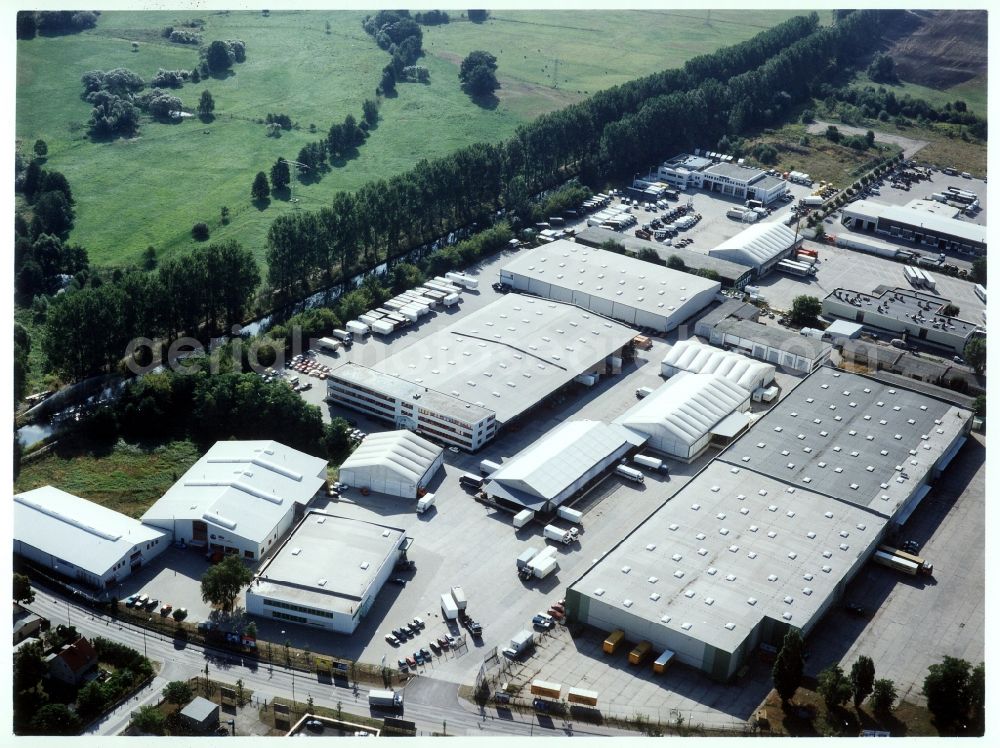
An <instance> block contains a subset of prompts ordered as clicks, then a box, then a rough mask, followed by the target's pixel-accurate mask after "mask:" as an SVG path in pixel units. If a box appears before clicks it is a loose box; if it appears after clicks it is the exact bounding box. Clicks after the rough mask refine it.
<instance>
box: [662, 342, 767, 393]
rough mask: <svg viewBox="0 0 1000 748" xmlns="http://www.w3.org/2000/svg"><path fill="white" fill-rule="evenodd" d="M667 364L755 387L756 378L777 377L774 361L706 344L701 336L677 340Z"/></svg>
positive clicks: (666, 359) (665, 362) (664, 361)
mask: <svg viewBox="0 0 1000 748" xmlns="http://www.w3.org/2000/svg"><path fill="white" fill-rule="evenodd" d="M663 364H664V365H665V366H670V367H673V368H675V369H681V370H683V371H689V372H693V373H696V374H702V373H705V374H718V375H720V376H723V377H725V378H726V379H728V380H729V381H730V382H732V383H734V384H738V385H739V386H740V387H743V388H744V389H746V390H753V389H754V388H755V386H756V384H755V383H756V382H759V381H763V382H764V383H770V382H772V381H773V380H774V364H769V363H767V362H765V361H760V360H758V359H755V358H749V357H748V356H744V355H742V354H739V353H733V352H732V351H724V350H722V349H721V348H716V347H715V346H712V345H706V344H705V343H701V342H699V341H698V339H697V338H689V339H687V340H680V341H678V342H676V343H674V345H673V346H672V347H671V348H670V350H669V351H667V355H666V356H664V357H663Z"/></svg>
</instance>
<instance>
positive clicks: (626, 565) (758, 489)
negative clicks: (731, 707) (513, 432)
mask: <svg viewBox="0 0 1000 748" xmlns="http://www.w3.org/2000/svg"><path fill="white" fill-rule="evenodd" d="M658 485H661V484H647V488H646V490H647V492H648V491H649V490H651V489H652V490H654V491H656V490H657V488H656V486H658ZM660 490H662V491H663V492H664V493H666V492H667V491H668V489H667V487H666V486H663V487H662V488H661V489H660ZM650 498H651V497H650ZM885 523H886V519H885V518H884V517H879V516H877V515H874V514H872V513H870V512H868V511H866V510H864V509H861V508H859V507H854V506H852V505H850V504H848V503H844V502H841V501H837V500H836V499H832V498H828V497H824V496H821V495H819V494H816V493H814V492H811V491H809V490H808V489H807V488H806V487H799V488H796V487H794V486H789V485H787V484H785V483H783V482H781V481H778V480H775V479H774V478H771V477H769V476H766V475H761V474H759V473H756V472H754V471H752V470H748V469H746V468H744V467H737V466H733V465H727V464H724V463H722V462H720V461H718V460H715V461H713V462H711V463H710V464H709V465H708V466H707V467H706V468H705V469H704V470H703V471H702V472H701V473H699V474H698V475H697V476H695V478H694V479H692V480H691V482H690V483H688V484H687V485H686V486H685V487H684V488H683V489H681V490H680V491H679V492H678V493H677V495H676V496H674V497H673V498H672V499H670V500H669V501H667V503H666V504H665V505H664V506H663V507H662V508H661V509H659V510H657V511H656V512H655V513H654V514H653V515H652V516H651V517H650V518H649V519H647V520H646V521H645V522H643V524H641V525H640V526H639V527H638V528H637V529H636V530H634V531H633V532H632V533H631V534H630V535H629V536H627V537H626V538H625V539H624V540H623V541H622V542H621V543H620V544H619V545H618V546H616V547H615V548H613V549H612V550H611V551H610V552H609V553H608V554H607V555H605V556H604V558H603V559H601V561H600V562H599V563H597V564H596V565H595V566H593V567H591V569H590V570H588V571H587V572H586V574H584V576H583V577H581V578H580V580H578V581H577V582H575V583H574V584H573V585H572V587H573V589H576V590H578V591H579V592H581V593H582V594H584V595H588V596H590V597H593V598H594V599H595V600H600V601H601V602H602V603H604V604H607V605H611V606H614V607H616V608H619V609H621V610H623V611H625V612H627V613H629V614H631V615H635V616H639V617H640V618H644V619H646V620H648V621H650V622H653V623H654V624H657V623H658V624H660V625H662V626H664V627H665V628H667V629H671V630H673V631H676V632H677V633H678V634H682V635H684V636H690V637H693V638H695V639H698V640H700V641H703V642H705V643H707V644H709V645H711V646H714V647H717V648H718V649H721V650H723V651H726V652H732V651H734V650H735V649H736V648H737V647H738V646H739V645H740V644H741V643H742V642H743V641H744V640H745V639H746V638H747V636H748V635H749V634H750V633H751V631H752V630H753V629H754V628H755V627H756V626H757V625H758V624H759V623H760V621H761V620H762V619H764V618H771V619H774V620H776V621H778V622H781V623H790V624H791V625H793V626H800V627H801V626H805V625H806V624H807V623H808V622H809V621H810V620H811V619H812V618H813V617H814V616H815V615H816V613H817V612H818V611H819V610H820V609H822V608H823V606H824V604H825V603H826V601H827V599H828V598H829V597H830V595H832V594H834V593H835V591H836V589H837V586H838V585H839V584H840V583H841V581H842V580H843V578H844V576H845V575H846V573H847V572H848V571H849V570H850V569H851V567H852V566H853V564H854V563H855V562H856V561H857V559H858V558H859V556H861V555H862V554H864V553H866V552H867V550H868V549H869V548H870V547H871V546H872V544H873V543H875V542H876V540H877V538H878V536H879V534H880V533H881V531H882V529H883V527H884V525H885Z"/></svg>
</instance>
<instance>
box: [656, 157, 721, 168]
mask: <svg viewBox="0 0 1000 748" xmlns="http://www.w3.org/2000/svg"><path fill="white" fill-rule="evenodd" d="M711 163H712V159H710V158H705V157H704V156H694V155H692V154H690V153H681V154H678V155H677V156H674V157H673V158H671V159H669V160H667V161H664V162H663V165H664V166H667V167H670V168H673V169H678V168H684V169H687V170H688V171H701V170H702V169H704V168H705V167H706V166H710V165H711Z"/></svg>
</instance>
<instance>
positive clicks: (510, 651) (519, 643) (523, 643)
mask: <svg viewBox="0 0 1000 748" xmlns="http://www.w3.org/2000/svg"><path fill="white" fill-rule="evenodd" d="M534 644H535V635H534V634H533V633H532V632H530V631H528V630H527V629H522V630H521V631H519V632H517V633H516V634H514V636H512V637H511V639H510V646H509V647H506V648H505V649H504V650H503V653H504V654H505V655H507V656H508V657H517V656H519V655H521V654H523V653H525V652H527V651H528V650H529V649H531V648H532V647H533V646H534Z"/></svg>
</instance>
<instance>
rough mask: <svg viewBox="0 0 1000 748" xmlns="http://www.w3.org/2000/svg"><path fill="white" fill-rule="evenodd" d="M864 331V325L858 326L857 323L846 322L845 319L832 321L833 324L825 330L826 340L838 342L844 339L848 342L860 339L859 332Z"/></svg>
mask: <svg viewBox="0 0 1000 748" xmlns="http://www.w3.org/2000/svg"><path fill="white" fill-rule="evenodd" d="M863 329H864V325H859V324H858V323H857V322H848V321H847V320H845V319H838V320H834V322H833V323H832V324H831V325H830V326H829V327H827V328H826V330H825V332H826V336H825V337H826V338H827V339H828V340H832V341H834V342H837V341H838V340H843V339H844V338H846V339H848V340H856V339H857V338H859V337H861V331H862V330H863Z"/></svg>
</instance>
